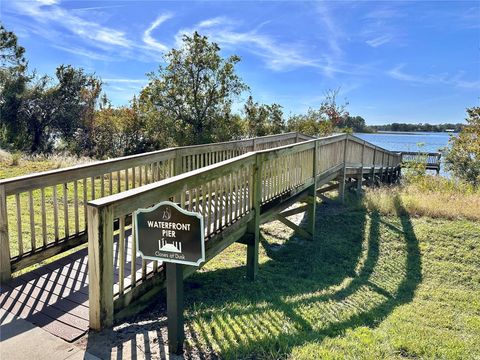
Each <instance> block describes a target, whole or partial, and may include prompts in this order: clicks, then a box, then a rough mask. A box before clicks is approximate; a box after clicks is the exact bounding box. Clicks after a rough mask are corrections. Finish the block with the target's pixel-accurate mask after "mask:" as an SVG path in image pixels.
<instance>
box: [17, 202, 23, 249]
mask: <svg viewBox="0 0 480 360" xmlns="http://www.w3.org/2000/svg"><path fill="white" fill-rule="evenodd" d="M15 205H16V207H17V240H18V256H22V255H23V236H22V206H21V204H20V194H15Z"/></svg>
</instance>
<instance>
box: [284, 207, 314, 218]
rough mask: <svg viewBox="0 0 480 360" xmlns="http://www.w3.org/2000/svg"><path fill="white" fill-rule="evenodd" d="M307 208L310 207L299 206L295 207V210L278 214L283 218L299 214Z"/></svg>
mask: <svg viewBox="0 0 480 360" xmlns="http://www.w3.org/2000/svg"><path fill="white" fill-rule="evenodd" d="M309 206H310V205H304V206H299V207H296V208H295V209H290V210H285V211H283V212H281V213H280V214H282V215H283V216H285V217H287V216H292V215H296V214H300V213H302V212H305V211H307V210H308V208H309Z"/></svg>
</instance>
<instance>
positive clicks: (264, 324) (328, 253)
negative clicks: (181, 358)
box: [189, 197, 421, 358]
mask: <svg viewBox="0 0 480 360" xmlns="http://www.w3.org/2000/svg"><path fill="white" fill-rule="evenodd" d="M395 206H396V210H397V214H398V217H399V221H400V224H401V227H402V228H401V229H397V232H398V234H399V235H400V236H401V238H402V241H403V242H404V249H405V256H404V258H402V261H401V262H400V263H399V264H398V266H399V268H398V269H397V270H398V271H396V272H395V274H392V275H391V276H392V278H391V279H388V280H389V281H388V282H394V283H396V286H395V288H393V289H392V288H388V289H386V288H383V287H382V285H381V284H380V283H379V282H378V281H377V280H375V279H374V273H375V270H376V268H377V267H379V266H381V265H379V257H380V248H381V246H382V245H381V240H380V227H381V224H382V223H385V222H388V221H386V220H384V219H382V216H381V215H380V214H379V213H378V212H377V211H373V212H371V213H370V214H369V227H368V232H367V234H366V237H367V239H366V244H367V247H366V249H364V254H363V256H361V257H360V258H359V256H358V246H360V247H361V246H362V245H361V243H362V242H361V241H360V240H361V239H362V237H363V234H362V230H365V226H361V224H358V223H357V222H358V221H359V219H362V218H363V219H364V215H365V216H366V213H365V210H358V213H357V215H355V216H351V217H349V215H348V213H347V214H344V215H342V216H343V217H344V219H343V221H346V222H347V224H348V225H349V226H348V228H341V227H340V226H338V225H339V223H337V224H336V220H335V217H331V216H328V217H326V218H324V219H317V221H318V223H317V226H318V227H319V234H317V236H316V241H318V240H319V242H318V243H316V245H317V247H318V248H321V249H322V251H323V254H321V255H320V252H321V250H314V249H312V248H311V247H310V246H308V245H307V246H305V254H304V255H305V256H304V257H303V259H304V262H303V263H298V260H297V263H295V259H294V257H295V256H292V254H294V252H293V251H292V248H291V246H297V245H295V244H293V245H291V246H290V245H287V246H286V248H285V249H283V250H282V251H273V252H272V251H271V250H269V244H268V242H267V241H266V240H265V239H264V240H262V244H263V246H264V248H265V249H266V253H267V255H269V257H270V258H271V260H270V261H268V262H266V263H264V264H262V265H261V266H260V271H259V273H260V274H262V278H260V279H259V281H258V283H257V284H254V285H251V286H250V287H251V290H248V289H245V286H241V285H240V286H239V287H237V288H235V287H234V288H233V289H231V290H229V291H228V290H226V291H225V289H224V288H220V285H216V284H221V282H222V281H223V280H224V278H225V277H227V278H235V275H236V276H239V275H240V272H241V271H242V270H241V269H229V270H218V271H215V272H207V273H202V274H198V275H196V276H195V277H194V281H196V282H199V283H200V284H202V283H203V284H205V283H208V284H209V289H208V290H207V289H204V290H202V291H201V292H200V293H204V294H205V293H207V292H210V291H211V292H214V293H215V294H216V295H215V299H214V300H209V299H211V297H207V300H205V296H200V298H196V300H194V297H196V296H197V295H198V292H197V291H195V290H194V291H192V292H191V301H192V302H193V305H192V307H193V308H195V307H197V306H198V307H200V308H201V309H202V310H196V311H195V312H194V315H192V316H191V318H190V319H189V320H190V325H189V329H190V331H191V332H194V331H198V329H200V335H201V337H202V340H203V343H207V345H208V347H214V346H213V344H216V345H217V351H218V349H219V353H220V354H219V355H220V356H221V357H226V358H235V357H237V356H245V355H247V356H250V355H251V354H252V353H253V354H257V355H260V356H261V354H262V352H265V353H266V354H276V355H278V356H280V357H281V356H285V355H286V354H289V353H290V351H291V348H292V347H294V346H299V345H302V344H304V343H306V342H310V341H315V342H321V341H322V339H324V338H325V337H334V336H337V335H340V334H342V333H343V332H344V331H346V330H347V329H351V328H354V327H357V326H369V327H371V326H375V325H376V324H378V323H379V322H381V321H382V320H383V319H384V318H385V317H387V316H388V315H389V314H390V313H391V312H392V311H393V310H394V309H395V308H396V307H397V306H400V305H402V304H405V303H408V302H410V301H411V300H412V299H413V296H414V292H415V289H416V287H417V286H418V284H419V283H420V281H421V258H420V251H419V247H418V240H417V238H416V236H415V232H414V229H413V225H412V223H411V221H410V218H409V217H408V215H406V211H405V209H404V208H403V205H402V203H401V200H400V199H399V198H398V197H397V198H396V199H395ZM345 217H346V218H347V220H345ZM364 224H365V223H363V225H364ZM350 225H351V226H350ZM392 226H393V225H392ZM322 227H323V230H322ZM355 228H358V229H359V231H358V232H355V231H354V232H355V234H348V233H346V232H348V231H351V229H355ZM394 228H395V227H394ZM322 232H324V234H323V235H326V234H329V235H330V236H332V233H333V234H334V233H337V232H338V233H339V234H342V235H343V236H345V237H347V238H348V239H349V244H345V245H347V246H348V247H349V248H350V249H351V252H350V251H348V252H346V253H339V252H338V251H336V250H337V249H338V248H337V247H336V246H338V243H337V241H338V239H337V238H335V237H333V238H330V239H329V238H322ZM350 235H352V236H350ZM357 236H362V237H360V238H357ZM303 244H308V243H306V242H304V243H303ZM312 244H315V242H313V243H312ZM318 245H320V246H318ZM341 250H345V248H344V247H341ZM295 255H298V254H295ZM316 256H320V259H321V260H320V261H319V262H317V261H315V260H314V259H315V257H316ZM403 260H404V261H403ZM288 262H294V265H293V267H292V266H288V265H286V264H287V263H288ZM297 264H298V266H297ZM282 265H285V269H284V270H283V269H282ZM319 265H320V269H319V268H318V266H319ZM302 267H303V269H306V271H303V270H302ZM293 270H294V271H293ZM292 271H293V274H292V275H291V276H290V277H289V276H287V273H289V272H292ZM229 273H233V274H235V275H231V274H229ZM400 274H401V275H400ZM268 277H273V279H267V278H268ZM394 277H396V278H394ZM215 279H218V281H215ZM266 280H267V281H266ZM286 280H288V281H290V282H294V284H293V285H292V284H285V281H286ZM210 284H212V285H211V286H210ZM284 285H285V286H284ZM203 286H204V285H203ZM220 289H224V292H223V294H222V293H220V294H219V295H220V297H221V301H222V302H226V303H227V305H220V304H219V303H220V301H219V300H217V299H216V298H217V293H216V291H218V290H220ZM368 294H375V298H379V299H381V300H378V299H377V300H376V301H372V304H371V305H374V306H371V307H368V309H363V308H361V307H360V306H359V307H358V308H356V309H355V311H353V312H352V314H351V315H350V316H346V317H345V318H344V319H341V320H340V321H338V319H336V318H335V316H330V314H329V312H335V311H340V308H342V307H343V306H345V305H346V304H348V306H353V307H355V303H354V302H355V298H356V297H362V296H363V297H364V296H368ZM200 302H201V304H199V303H200ZM229 302H230V303H232V304H235V306H231V307H229V306H228V303H229ZM242 305H243V306H242ZM337 305H338V306H337ZM312 307H316V308H318V309H319V313H318V316H319V317H318V318H315V317H314V318H313V319H312V318H311V315H309V314H308V312H307V311H304V310H303V309H306V308H312ZM203 309H205V310H203ZM220 309H221V311H220ZM278 313H280V316H273V315H269V314H277V315H278ZM329 316H330V317H329ZM285 321H288V323H289V324H292V325H291V326H290V328H287V329H282V328H281V326H282V323H285ZM241 322H243V326H242V325H239V323H241ZM205 324H210V325H209V326H210V328H206V325H205ZM218 324H221V327H220V328H221V329H222V331H221V332H220V331H211V328H212V327H215V328H216V327H217V325H218ZM278 326H280V329H279V330H278V329H277V330H275V328H276V327H278ZM239 331H240V332H241V333H242V335H243V336H241V337H239V338H234V339H229V338H228V336H226V335H225V333H230V334H232V333H236V332H239ZM249 332H250V333H252V334H255V336H250V337H249V336H248V333H249ZM260 334H261V336H260ZM220 344H221V345H220ZM192 346H194V347H195V346H196V347H199V348H202V346H203V345H202V341H196V342H194V343H193V344H192Z"/></svg>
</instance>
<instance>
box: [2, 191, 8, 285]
mask: <svg viewBox="0 0 480 360" xmlns="http://www.w3.org/2000/svg"><path fill="white" fill-rule="evenodd" d="M7 215H8V213H7V195H6V192H5V186H4V185H0V283H1V284H3V283H4V282H6V281H7V280H9V279H10V277H11V268H10V242H9V235H8V217H7Z"/></svg>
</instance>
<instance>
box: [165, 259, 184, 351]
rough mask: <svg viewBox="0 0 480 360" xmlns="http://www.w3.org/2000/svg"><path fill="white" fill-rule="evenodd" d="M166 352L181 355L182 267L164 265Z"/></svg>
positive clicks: (182, 337) (182, 332) (182, 329)
mask: <svg viewBox="0 0 480 360" xmlns="http://www.w3.org/2000/svg"><path fill="white" fill-rule="evenodd" d="M165 266H166V272H167V319H168V320H167V327H168V350H169V351H170V353H173V354H177V355H180V354H182V353H183V341H184V338H185V335H184V328H183V327H184V326H183V322H184V321H183V265H181V264H174V263H166V264H165Z"/></svg>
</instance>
